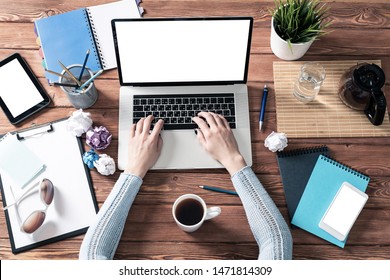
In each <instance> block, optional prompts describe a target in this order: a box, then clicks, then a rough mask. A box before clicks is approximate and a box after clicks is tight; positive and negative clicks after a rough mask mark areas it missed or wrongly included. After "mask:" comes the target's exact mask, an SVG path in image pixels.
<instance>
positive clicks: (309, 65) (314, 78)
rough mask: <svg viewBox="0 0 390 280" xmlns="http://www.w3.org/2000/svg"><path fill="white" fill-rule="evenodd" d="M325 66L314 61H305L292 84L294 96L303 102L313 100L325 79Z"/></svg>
mask: <svg viewBox="0 0 390 280" xmlns="http://www.w3.org/2000/svg"><path fill="white" fill-rule="evenodd" d="M325 76H326V74H325V68H324V67H323V66H322V65H321V64H319V63H316V62H305V63H304V64H303V65H302V67H301V72H300V74H299V77H298V79H297V80H296V81H295V84H294V91H293V94H294V96H295V97H296V98H297V99H298V100H299V101H301V102H303V103H308V102H310V101H313V100H314V99H315V98H316V96H317V94H318V92H319V91H320V88H321V85H322V83H323V82H324V80H325Z"/></svg>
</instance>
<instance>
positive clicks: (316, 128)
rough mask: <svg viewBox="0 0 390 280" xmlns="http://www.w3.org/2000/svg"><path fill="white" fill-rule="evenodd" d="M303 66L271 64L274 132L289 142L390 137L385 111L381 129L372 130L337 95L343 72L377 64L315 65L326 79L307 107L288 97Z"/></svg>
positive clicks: (367, 123)
mask: <svg viewBox="0 0 390 280" xmlns="http://www.w3.org/2000/svg"><path fill="white" fill-rule="evenodd" d="M304 62H305V61H297V62H286V61H275V62H274V63H273V67H274V81H275V99H276V100H275V101H276V117H277V129H278V132H284V133H286V134H287V137H290V138H316V137H363V136H365V137H375V136H389V135H390V122H389V115H388V113H387V111H386V114H385V119H384V121H383V123H382V125H380V126H374V125H372V124H371V122H370V121H369V120H368V118H367V117H366V116H365V115H364V113H363V112H362V111H356V110H353V109H351V108H349V107H347V106H346V105H345V104H344V103H343V102H342V101H341V99H340V97H339V95H338V84H339V80H340V78H341V75H342V74H343V73H344V72H345V71H347V70H348V69H349V68H350V67H352V66H353V65H356V64H357V63H363V62H368V63H375V64H377V65H379V66H381V61H380V60H369V61H357V60H350V61H318V63H320V64H322V65H323V66H324V67H325V71H326V78H325V81H324V83H323V85H322V86H321V90H320V92H319V94H318V96H317V98H316V99H315V100H314V101H312V102H310V103H307V104H304V103H302V102H300V101H298V100H297V99H296V98H295V97H294V95H293V93H292V92H293V87H294V82H295V80H296V79H297V78H298V76H299V72H300V67H301V65H302V64H303V63H304Z"/></svg>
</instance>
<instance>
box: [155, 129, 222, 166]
mask: <svg viewBox="0 0 390 280" xmlns="http://www.w3.org/2000/svg"><path fill="white" fill-rule="evenodd" d="M161 137H162V139H163V141H164V143H163V148H162V151H161V155H160V157H159V159H158V160H157V162H156V164H155V165H154V166H153V167H152V169H167V168H168V169H194V168H222V167H223V166H222V165H221V164H220V163H218V162H217V161H216V160H214V159H213V158H212V157H211V156H210V155H209V154H208V153H207V152H206V151H205V150H204V149H203V147H202V146H201V145H200V143H199V140H198V138H197V137H196V134H195V132H194V131H193V130H163V131H162V132H161Z"/></svg>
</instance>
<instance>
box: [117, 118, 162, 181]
mask: <svg viewBox="0 0 390 280" xmlns="http://www.w3.org/2000/svg"><path fill="white" fill-rule="evenodd" d="M153 119H154V117H153V116H151V115H150V116H148V117H146V118H142V119H140V120H139V121H138V122H137V124H133V125H132V126H131V127H130V139H129V149H128V150H129V154H128V162H127V167H126V169H125V171H124V172H125V173H130V174H133V175H137V176H139V177H141V178H143V177H144V176H145V174H146V172H148V170H149V169H150V168H151V167H152V166H153V165H154V164H155V163H156V161H157V159H158V157H159V156H160V152H161V148H162V144H163V141H162V138H161V135H160V132H161V129H162V127H163V124H164V121H163V120H162V119H160V120H158V121H157V123H156V124H155V125H154V127H153V130H152V131H151V132H150V125H151V123H152V120H153Z"/></svg>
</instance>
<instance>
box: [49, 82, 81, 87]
mask: <svg viewBox="0 0 390 280" xmlns="http://www.w3.org/2000/svg"><path fill="white" fill-rule="evenodd" d="M50 85H51V86H63V87H78V85H76V84H64V83H50Z"/></svg>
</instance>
